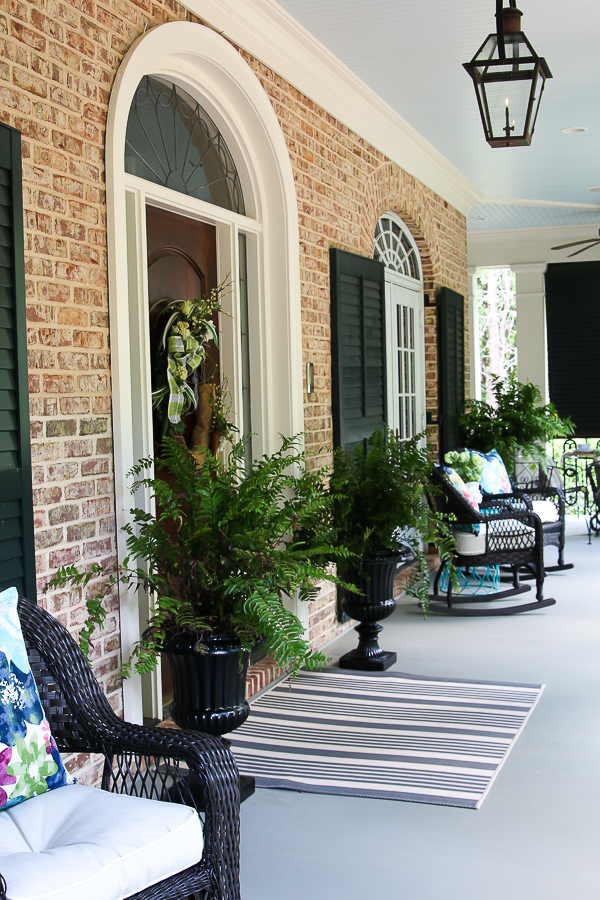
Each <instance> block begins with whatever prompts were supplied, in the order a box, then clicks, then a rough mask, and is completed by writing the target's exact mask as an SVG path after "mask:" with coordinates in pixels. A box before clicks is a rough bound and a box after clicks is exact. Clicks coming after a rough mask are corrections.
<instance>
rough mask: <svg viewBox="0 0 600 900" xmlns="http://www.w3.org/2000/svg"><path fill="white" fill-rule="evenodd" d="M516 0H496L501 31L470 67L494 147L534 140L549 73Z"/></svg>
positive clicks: (487, 135) (486, 43) (489, 39)
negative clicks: (524, 25)
mask: <svg viewBox="0 0 600 900" xmlns="http://www.w3.org/2000/svg"><path fill="white" fill-rule="evenodd" d="M522 15H523V14H522V12H521V10H519V9H517V8H516V0H510V6H508V7H506V8H505V7H504V0H496V34H488V36H487V38H486V39H485V41H484V42H483V44H482V45H481V47H480V48H479V50H478V51H477V53H476V54H475V56H474V57H473V59H472V60H471V62H468V63H464V67H465V69H466V70H467V72H468V73H469V75H470V76H471V78H472V79H473V84H474V85H475V93H476V94H477V102H478V103H479V112H480V113H481V121H482V122H483V130H484V132H485V139H486V141H487V142H488V144H489V145H490V147H526V146H528V145H529V144H531V138H532V137H533V130H534V128H535V123H536V120H537V114H538V110H539V108H540V100H541V99H542V94H543V92H544V85H545V83H546V78H552V73H551V71H550V69H549V68H548V64H547V62H546V60H545V59H542V58H541V57H540V56H538V55H537V53H536V52H535V50H534V49H533V47H532V46H531V44H530V43H529V41H528V40H527V38H526V37H525V35H524V33H523V32H522V31H521V16H522Z"/></svg>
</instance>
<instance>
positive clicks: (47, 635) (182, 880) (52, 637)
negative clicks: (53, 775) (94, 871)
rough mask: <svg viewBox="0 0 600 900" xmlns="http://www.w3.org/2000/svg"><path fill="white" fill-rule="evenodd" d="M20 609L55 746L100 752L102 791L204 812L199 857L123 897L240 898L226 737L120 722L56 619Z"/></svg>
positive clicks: (235, 796) (234, 783)
mask: <svg viewBox="0 0 600 900" xmlns="http://www.w3.org/2000/svg"><path fill="white" fill-rule="evenodd" d="M18 612H19V618H20V620H21V626H22V630H23V635H24V638H25V644H26V647H27V652H28V655H29V660H30V663H31V669H32V673H33V676H34V678H35V682H36V684H37V687H38V691H39V694H40V699H41V702H42V706H43V708H44V712H45V714H46V717H47V719H48V721H49V723H50V727H51V730H52V734H53V736H54V739H55V741H56V744H57V746H58V749H59V751H61V752H64V753H97V754H100V755H101V756H102V757H103V758H104V770H103V774H102V789H103V790H105V791H112V792H116V793H121V794H129V795H133V796H138V797H148V798H150V799H155V800H156V799H158V800H163V801H166V802H170V803H184V804H186V805H188V806H193V807H195V808H196V809H198V810H199V812H201V813H202V814H203V817H204V848H203V854H202V858H201V860H200V862H199V863H197V864H196V865H194V866H191V867H190V868H188V869H186V870H185V871H183V872H179V873H177V874H176V875H174V876H172V877H170V878H167V879H165V880H163V881H160V882H158V883H156V884H154V885H152V886H151V887H149V888H146V889H145V890H143V891H140V892H138V893H136V894H132V895H130V897H128V898H126V900H171V898H172V900H176V898H183V897H185V898H186V900H187V898H190V900H191V898H196V900H209V898H210V900H239V898H240V887H239V803H240V801H239V774H238V770H237V767H236V764H235V761H234V759H233V756H232V754H231V752H230V751H229V749H228V748H227V747H226V745H225V744H224V743H223V741H222V740H221V739H220V738H216V737H212V736H210V735H207V734H200V733H197V732H192V731H180V730H176V729H169V728H146V727H143V726H141V725H132V724H130V723H128V722H124V721H123V720H122V719H120V718H119V717H118V716H117V715H115V713H114V712H113V710H112V708H111V706H110V704H109V702H108V700H107V699H106V697H105V695H104V694H103V693H102V691H101V690H100V687H99V685H98V683H97V682H96V680H95V678H94V676H93V674H92V671H91V669H90V666H89V665H88V663H87V661H86V659H85V657H84V656H83V654H82V652H81V650H80V649H79V647H78V646H77V644H76V643H75V641H74V640H73V638H72V637H71V635H70V634H69V632H68V631H67V630H66V629H65V628H64V627H63V626H62V625H61V624H60V622H58V621H57V620H56V619H55V618H53V617H52V616H51V615H49V614H48V613H47V612H45V611H44V610H43V609H41V608H40V607H38V606H36V604H35V603H32V602H31V601H29V600H26V599H25V598H23V597H21V598H20V599H19V606H18ZM67 789H68V788H64V790H67ZM28 802H34V801H32V800H30V801H28ZM9 895H10V885H9Z"/></svg>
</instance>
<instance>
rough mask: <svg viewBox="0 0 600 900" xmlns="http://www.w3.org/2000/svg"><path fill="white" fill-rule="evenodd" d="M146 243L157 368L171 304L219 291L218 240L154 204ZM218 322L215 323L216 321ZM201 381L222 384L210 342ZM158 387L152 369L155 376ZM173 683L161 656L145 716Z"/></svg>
mask: <svg viewBox="0 0 600 900" xmlns="http://www.w3.org/2000/svg"><path fill="white" fill-rule="evenodd" d="M146 235H147V245H148V302H149V307H150V316H149V321H150V348H151V350H150V356H151V367H152V369H154V360H155V347H156V344H157V341H158V336H159V333H160V331H161V328H160V323H159V325H158V327H157V324H156V318H157V315H158V313H159V312H160V311H161V309H163V308H164V306H165V305H166V303H168V302H169V301H171V300H193V299H195V298H196V297H200V296H202V295H204V294H207V293H209V292H210V291H211V290H212V289H213V288H215V287H217V283H218V282H217V237H216V228H215V227H214V225H207V224H206V223H205V222H200V221H198V220H196V219H190V218H188V217H187V216H181V215H177V214H176V213H172V212H168V211H166V210H164V209H160V208H158V207H155V206H147V207H146ZM215 324H217V323H215ZM200 368H201V371H200V373H199V375H200V379H201V380H205V381H211V382H215V383H216V382H218V380H219V353H218V350H217V348H216V347H215V345H214V343H213V342H212V341H211V343H210V344H209V346H208V348H207V354H206V360H205V361H204V362H203V363H202V366H201V367H200ZM152 382H153V388H154V386H155V385H154V371H153V372H152ZM193 418H194V414H193V413H192V414H191V415H190V416H189V422H188V423H187V427H186V432H189V431H191V428H192V426H193ZM159 441H160V434H158V433H157V428H156V422H155V433H154V444H155V452H158V450H159V449H160V448H159V446H158V444H159ZM149 612H150V610H149V607H148V603H147V602H146V603H144V602H143V600H142V599H141V598H140V626H141V628H142V630H143V628H144V626H145V622H146V621H147V618H148V613H149ZM172 690H173V683H172V678H171V672H170V670H169V664H168V661H167V658H166V656H164V655H163V657H162V660H161V666H160V677H159V676H158V674H157V673H153V674H152V675H149V676H146V677H144V679H143V687H142V692H143V706H144V717H145V718H147V719H150V720H156V719H162V718H163V706H164V705H166V704H167V703H168V702H169V700H170V699H171V696H172Z"/></svg>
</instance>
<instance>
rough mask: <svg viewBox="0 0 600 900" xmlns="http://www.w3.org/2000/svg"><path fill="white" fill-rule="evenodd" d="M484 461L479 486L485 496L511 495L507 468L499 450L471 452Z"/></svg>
mask: <svg viewBox="0 0 600 900" xmlns="http://www.w3.org/2000/svg"><path fill="white" fill-rule="evenodd" d="M471 453H476V454H477V456H480V457H481V458H482V459H483V471H482V473H481V478H480V479H479V484H480V485H481V490H482V491H483V492H484V494H511V493H512V487H511V483H510V478H509V477H508V472H507V471H506V466H505V465H504V462H503V461H502V457H501V456H500V454H499V453H498V451H497V450H490V452H489V453H481V452H480V451H479V450H471Z"/></svg>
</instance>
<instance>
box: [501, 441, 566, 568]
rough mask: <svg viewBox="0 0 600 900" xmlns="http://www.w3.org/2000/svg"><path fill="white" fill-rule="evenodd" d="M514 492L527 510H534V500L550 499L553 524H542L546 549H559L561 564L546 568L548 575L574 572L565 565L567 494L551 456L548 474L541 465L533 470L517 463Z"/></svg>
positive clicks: (513, 482)
mask: <svg viewBox="0 0 600 900" xmlns="http://www.w3.org/2000/svg"><path fill="white" fill-rule="evenodd" d="M512 488H513V493H514V494H515V495H516V496H517V497H519V498H521V499H522V500H523V502H524V503H525V504H526V505H527V507H528V509H530V510H533V501H534V500H549V501H550V502H551V503H552V504H553V505H554V507H555V508H556V515H557V518H556V520H555V521H554V522H542V530H543V534H544V546H545V547H546V546H549V545H550V546H554V547H557V548H558V564H557V565H553V566H546V573H548V572H564V571H565V570H566V569H572V568H573V563H566V562H565V555H564V554H565V491H564V487H563V483H562V479H561V477H560V474H559V471H558V468H557V466H555V464H554V462H553V460H552V459H550V457H548V458H547V460H546V471H544V470H543V469H542V467H541V466H540V465H537V466H535V468H534V470H533V471H532V470H531V469H530V467H529V465H528V464H527V463H526V462H520V461H519V460H517V462H516V465H515V479H514V480H513V481H512Z"/></svg>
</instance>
